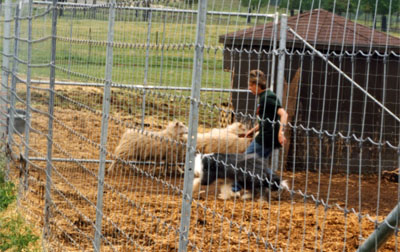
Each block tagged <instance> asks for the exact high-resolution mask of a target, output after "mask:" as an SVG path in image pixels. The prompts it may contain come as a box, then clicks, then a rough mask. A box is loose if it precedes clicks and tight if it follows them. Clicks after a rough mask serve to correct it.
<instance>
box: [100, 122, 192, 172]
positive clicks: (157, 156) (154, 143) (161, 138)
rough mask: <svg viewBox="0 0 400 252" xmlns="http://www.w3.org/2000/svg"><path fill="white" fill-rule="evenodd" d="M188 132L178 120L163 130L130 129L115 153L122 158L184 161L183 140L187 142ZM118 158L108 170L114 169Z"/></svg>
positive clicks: (123, 136)
mask: <svg viewBox="0 0 400 252" xmlns="http://www.w3.org/2000/svg"><path fill="white" fill-rule="evenodd" d="M187 132H188V128H187V127H186V126H185V125H184V124H183V123H182V122H178V121H174V122H170V123H169V124H168V126H167V128H165V129H164V130H162V131H145V132H143V133H141V132H137V131H136V130H134V129H128V130H126V131H125V133H124V134H123V135H122V137H121V140H120V141H119V144H118V146H117V147H116V148H115V151H114V155H115V156H116V158H117V159H121V160H139V161H149V160H150V161H162V160H164V161H168V162H182V161H184V158H185V153H184V148H185V147H184V144H182V142H186V139H185V138H184V137H183V135H184V134H186V133H187ZM117 159H116V160H114V161H113V162H112V164H111V166H110V167H109V168H108V172H111V171H112V170H113V169H114V167H115V165H116V163H117Z"/></svg>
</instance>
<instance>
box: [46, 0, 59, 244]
mask: <svg viewBox="0 0 400 252" xmlns="http://www.w3.org/2000/svg"><path fill="white" fill-rule="evenodd" d="M52 8H53V10H52V18H51V20H52V21H51V36H52V38H51V59H50V85H49V109H48V111H49V123H48V134H47V161H46V188H45V205H44V224H43V240H46V239H47V238H48V236H49V234H50V228H49V220H50V214H51V213H50V205H51V184H52V183H51V172H52V166H53V164H52V151H53V116H54V84H55V79H56V68H55V64H56V62H55V61H56V42H57V0H53V4H52Z"/></svg>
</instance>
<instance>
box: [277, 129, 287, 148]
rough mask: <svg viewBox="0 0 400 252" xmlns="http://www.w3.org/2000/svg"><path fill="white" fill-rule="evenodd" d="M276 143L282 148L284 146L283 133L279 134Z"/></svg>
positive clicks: (284, 138)
mask: <svg viewBox="0 0 400 252" xmlns="http://www.w3.org/2000/svg"><path fill="white" fill-rule="evenodd" d="M278 141H279V143H280V144H281V145H282V146H284V145H285V144H286V137H285V134H284V133H283V132H279V136H278Z"/></svg>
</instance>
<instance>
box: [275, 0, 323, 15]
mask: <svg viewBox="0 0 400 252" xmlns="http://www.w3.org/2000/svg"><path fill="white" fill-rule="evenodd" d="M300 3H301V6H300ZM317 4H318V2H317V1H314V6H312V0H303V1H301V0H282V1H280V4H279V7H281V8H287V9H288V10H290V15H291V16H293V15H294V10H299V12H303V11H310V10H312V9H316V8H318V5H317Z"/></svg>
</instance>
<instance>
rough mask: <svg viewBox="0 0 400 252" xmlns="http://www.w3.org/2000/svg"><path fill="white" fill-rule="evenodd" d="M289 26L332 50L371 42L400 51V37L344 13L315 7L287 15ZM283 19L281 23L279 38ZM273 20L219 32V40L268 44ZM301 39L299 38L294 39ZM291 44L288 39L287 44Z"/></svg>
mask: <svg viewBox="0 0 400 252" xmlns="http://www.w3.org/2000/svg"><path fill="white" fill-rule="evenodd" d="M288 27H290V28H292V29H293V30H294V31H296V32H297V33H298V34H299V35H300V36H301V37H303V38H305V39H306V40H307V42H309V43H311V44H313V45H315V46H316V47H317V48H318V47H321V46H323V47H324V48H325V49H327V45H331V48H330V49H331V50H338V49H340V48H341V46H342V45H343V46H344V47H345V48H346V49H347V50H348V49H349V48H352V47H353V44H354V45H355V49H356V50H363V51H368V50H369V49H370V47H371V44H372V47H371V48H372V50H378V51H384V50H385V47H386V45H387V46H388V50H394V51H396V52H397V51H400V38H396V37H394V36H391V35H388V34H387V33H384V32H380V31H378V30H373V29H371V28H369V27H366V26H364V25H361V24H357V23H354V22H352V21H350V20H349V19H346V18H344V17H342V16H339V15H335V14H333V13H332V12H329V11H326V10H323V9H316V10H312V11H310V12H306V13H302V14H299V15H296V16H292V17H289V18H288ZM279 29H280V23H279V24H278V32H277V33H278V38H279ZM272 30H273V24H272V22H269V23H267V24H265V25H259V26H255V27H250V28H248V29H244V30H240V31H236V32H232V33H228V34H226V35H221V36H220V42H221V43H225V45H233V44H234V45H235V47H237V46H238V45H242V44H243V45H260V44H261V43H262V44H263V45H266V46H268V45H269V44H270V42H271V38H272ZM294 39H295V38H294V35H293V34H292V33H290V32H288V33H287V42H293V41H294ZM295 41H296V42H299V44H298V45H300V44H301V43H300V41H299V40H298V39H296V40H295ZM289 45H290V44H289V43H288V44H287V46H289ZM295 47H296V46H295Z"/></svg>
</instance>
